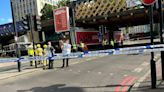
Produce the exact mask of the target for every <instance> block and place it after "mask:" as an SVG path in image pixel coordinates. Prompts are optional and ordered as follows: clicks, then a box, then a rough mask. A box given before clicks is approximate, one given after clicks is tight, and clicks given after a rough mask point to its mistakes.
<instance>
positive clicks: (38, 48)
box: [36, 44, 43, 64]
mask: <svg viewBox="0 0 164 92" xmlns="http://www.w3.org/2000/svg"><path fill="white" fill-rule="evenodd" d="M36 52H37V54H38V56H43V49H42V48H41V45H40V44H37V49H36ZM39 64H41V61H40V60H39Z"/></svg>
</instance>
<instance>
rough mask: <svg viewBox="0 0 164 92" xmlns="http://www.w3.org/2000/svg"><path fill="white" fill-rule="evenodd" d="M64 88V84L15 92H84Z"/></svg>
mask: <svg viewBox="0 0 164 92" xmlns="http://www.w3.org/2000/svg"><path fill="white" fill-rule="evenodd" d="M65 86H66V85H65V84H57V85H52V86H48V87H34V88H31V89H27V90H18V91H17V92H84V91H83V90H82V88H78V87H65Z"/></svg>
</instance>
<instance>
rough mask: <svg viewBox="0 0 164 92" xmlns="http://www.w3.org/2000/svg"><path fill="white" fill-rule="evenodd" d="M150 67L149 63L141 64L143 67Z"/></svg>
mask: <svg viewBox="0 0 164 92" xmlns="http://www.w3.org/2000/svg"><path fill="white" fill-rule="evenodd" d="M148 65H149V63H148V62H144V63H142V64H141V66H148Z"/></svg>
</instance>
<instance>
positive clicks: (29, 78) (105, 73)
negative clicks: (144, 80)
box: [0, 54, 150, 92]
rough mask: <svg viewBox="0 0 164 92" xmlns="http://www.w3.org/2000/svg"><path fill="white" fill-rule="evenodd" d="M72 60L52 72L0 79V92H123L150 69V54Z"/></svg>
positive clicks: (46, 71)
mask: <svg viewBox="0 0 164 92" xmlns="http://www.w3.org/2000/svg"><path fill="white" fill-rule="evenodd" d="M71 61H72V60H71ZM71 61H70V63H71V65H70V67H68V68H64V69H61V68H58V67H60V66H59V64H58V65H56V66H55V67H56V68H54V69H52V70H43V71H41V72H40V71H39V72H35V73H31V74H27V75H21V76H17V77H13V78H9V79H6V80H0V92H119V91H122V92H126V91H127V90H128V89H129V88H130V87H131V86H132V85H133V83H134V82H135V81H137V79H139V78H141V77H142V76H143V75H144V74H145V73H146V72H147V71H148V70H149V61H150V55H148V54H145V55H120V56H107V57H99V58H94V59H88V60H86V59H85V60H83V61H80V62H78V59H77V63H74V62H71Z"/></svg>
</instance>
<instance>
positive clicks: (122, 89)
mask: <svg viewBox="0 0 164 92" xmlns="http://www.w3.org/2000/svg"><path fill="white" fill-rule="evenodd" d="M135 80H136V77H132V76H127V77H125V78H124V79H123V80H122V81H121V83H120V84H119V85H118V86H117V87H116V88H115V90H114V92H127V91H128V89H129V87H130V86H132V84H133V83H134V81H135Z"/></svg>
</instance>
